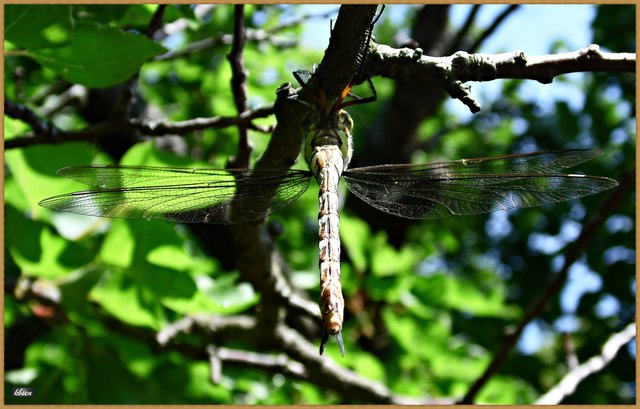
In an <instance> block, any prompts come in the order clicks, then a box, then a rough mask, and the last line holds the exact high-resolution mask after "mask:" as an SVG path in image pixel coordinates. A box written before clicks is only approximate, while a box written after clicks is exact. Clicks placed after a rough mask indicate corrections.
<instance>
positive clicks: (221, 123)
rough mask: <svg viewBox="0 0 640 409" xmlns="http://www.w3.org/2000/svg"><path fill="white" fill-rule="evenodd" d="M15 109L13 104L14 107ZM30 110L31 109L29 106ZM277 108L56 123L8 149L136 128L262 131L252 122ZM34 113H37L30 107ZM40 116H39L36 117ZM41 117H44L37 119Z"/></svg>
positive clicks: (151, 132)
mask: <svg viewBox="0 0 640 409" xmlns="http://www.w3.org/2000/svg"><path fill="white" fill-rule="evenodd" d="M7 104H11V105H13V106H17V107H18V108H17V109H18V110H28V108H26V107H22V106H20V105H19V104H15V103H13V102H11V101H8V100H6V99H5V111H7V108H6V106H7ZM11 109H12V110H13V108H11ZM29 111H30V110H29ZM273 112H274V109H273V106H271V105H269V106H264V107H258V108H255V109H252V110H248V111H245V112H243V113H242V114H241V115H238V116H236V117H228V116H217V117H212V118H194V119H189V120H187V121H180V122H168V121H164V120H163V121H141V120H139V119H137V118H132V119H129V120H109V121H105V122H102V123H99V124H97V125H93V126H90V127H88V128H85V129H82V130H79V131H61V130H59V129H58V128H56V127H55V126H53V125H52V126H53V128H52V129H51V130H49V131H47V132H45V133H36V134H26V135H23V136H20V137H17V138H15V139H10V140H8V141H5V143H4V147H5V149H13V148H23V147H26V146H32V145H39V144H47V143H64V142H73V141H93V140H95V139H96V138H98V137H100V136H103V135H106V134H109V133H111V132H121V131H131V130H135V131H138V132H140V133H141V134H143V135H146V136H164V135H185V134H188V133H190V132H194V131H202V130H205V129H210V128H227V127H229V126H237V125H238V124H246V125H247V127H249V128H250V129H255V130H257V131H262V132H270V129H262V128H258V127H256V126H255V125H252V124H251V121H253V120H254V119H256V118H264V117H268V116H270V115H272V114H273ZM31 113H32V115H34V116H35V113H33V111H31ZM8 115H9V116H11V117H12V118H16V119H21V120H24V121H25V122H28V121H27V119H25V118H23V117H21V116H19V115H18V116H17V117H16V116H14V115H12V114H10V113H8ZM36 118H37V117H36ZM38 120H39V121H42V120H41V119H38Z"/></svg>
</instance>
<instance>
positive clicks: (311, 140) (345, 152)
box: [300, 109, 353, 169]
mask: <svg viewBox="0 0 640 409" xmlns="http://www.w3.org/2000/svg"><path fill="white" fill-rule="evenodd" d="M300 126H301V130H302V132H303V133H304V135H305V149H304V158H305V160H306V161H307V164H309V165H311V158H312V157H313V154H314V151H315V150H316V148H317V147H319V146H327V145H335V146H338V147H339V148H340V152H341V153H342V158H343V161H344V169H346V168H347V165H348V164H349V161H350V160H351V154H352V151H353V148H352V142H351V130H352V129H353V119H351V115H349V114H348V113H347V111H344V110H342V109H339V110H326V111H325V110H322V109H313V110H311V111H309V112H308V113H307V114H305V116H304V117H303V118H302V121H301V122H300Z"/></svg>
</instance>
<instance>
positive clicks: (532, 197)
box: [39, 34, 617, 356]
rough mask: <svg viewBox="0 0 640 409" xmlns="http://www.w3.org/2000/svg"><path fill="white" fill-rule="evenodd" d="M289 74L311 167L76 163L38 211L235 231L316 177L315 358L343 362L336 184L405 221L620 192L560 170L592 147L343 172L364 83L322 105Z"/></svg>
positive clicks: (587, 156)
mask: <svg viewBox="0 0 640 409" xmlns="http://www.w3.org/2000/svg"><path fill="white" fill-rule="evenodd" d="M369 35H370V34H369ZM367 42H368V40H367ZM363 58H366V56H365V57H363ZM294 77H295V78H296V79H297V80H298V82H299V83H300V85H301V86H302V88H303V90H305V91H306V94H307V95H308V97H309V99H310V101H311V102H310V103H309V102H305V104H306V105H307V106H308V107H309V110H308V112H307V113H306V114H305V115H304V116H303V118H302V120H301V128H302V132H303V133H304V135H305V145H304V158H305V161H306V162H307V164H308V167H309V170H297V169H286V170H279V169H198V168H178V167H150V166H122V165H91V166H74V167H67V168H63V169H60V170H59V171H58V174H59V175H62V176H65V177H67V178H70V179H72V180H75V181H77V182H80V183H83V184H85V185H88V186H90V187H91V188H92V189H91V190H83V191H79V192H73V193H68V194H62V195H58V196H54V197H50V198H47V199H44V200H42V201H41V202H40V203H39V204H40V205H41V206H43V207H46V208H49V209H53V210H57V211H65V212H72V213H77V214H82V215H89V216H99V217H111V218H134V219H147V220H155V219H159V220H168V221H172V222H178V223H199V222H204V223H212V224H237V223H247V222H255V221H260V220H263V219H264V218H266V217H267V216H268V215H269V214H271V213H272V212H276V211H277V210H279V209H281V208H283V207H285V206H287V205H288V204H290V203H292V202H293V201H295V200H296V199H297V198H298V197H299V196H300V195H302V194H303V193H304V192H305V191H306V190H307V189H308V187H309V184H310V180H311V179H312V178H314V179H315V180H316V181H317V183H318V186H319V189H318V202H319V211H318V237H319V268H320V311H321V316H322V322H323V336H322V340H321V344H320V354H321V355H322V353H323V352H324V350H325V348H326V345H327V342H328V339H329V336H335V337H336V340H337V342H338V346H339V348H340V353H341V355H342V356H344V343H343V339H342V327H343V321H344V304H345V303H344V297H343V295H342V287H341V284H340V275H341V272H340V246H341V244H340V234H339V231H340V215H339V203H340V200H339V199H340V197H339V189H338V184H339V181H340V180H341V179H343V180H344V181H345V183H346V186H347V188H348V190H349V191H350V192H351V193H353V194H354V195H356V196H357V197H359V198H360V199H362V200H363V201H365V202H366V203H368V204H370V205H371V206H373V207H375V208H376V209H378V210H381V211H382V212H385V213H389V214H392V215H395V216H399V217H403V218H409V219H434V218H442V217H446V216H451V215H477V214H482V213H489V212H493V211H497V210H508V209H514V208H525V207H533V206H540V205H544V204H549V203H556V202H562V201H567V200H571V199H576V198H580V197H583V196H587V195H591V194H595V193H599V192H602V191H604V190H607V189H611V188H613V187H615V186H617V182H616V181H615V180H612V179H609V178H606V177H598V176H588V175H582V174H568V173H561V171H562V170H564V169H567V168H571V167H574V166H576V165H579V164H581V163H583V162H586V161H588V160H591V159H593V158H595V157H597V156H598V155H600V154H601V152H600V151H598V150H595V149H568V150H559V151H547V152H532V153H523V154H514V155H505V156H496V157H485V158H475V159H461V160H455V161H445V162H438V163H426V164H396V165H378V166H366V167H358V168H349V167H348V165H349V162H350V160H351V157H352V153H353V149H352V129H353V125H354V124H353V120H352V119H351V116H350V115H349V113H348V112H347V111H346V110H345V108H347V107H348V106H352V105H356V104H361V103H366V102H371V101H372V100H375V91H374V88H373V84H372V83H371V81H370V79H369V80H368V81H369V85H370V88H371V89H372V90H373V92H374V94H373V97H369V98H362V99H350V98H348V96H349V95H351V94H350V93H351V90H352V88H353V87H354V85H355V82H356V77H357V75H356V76H354V77H353V78H352V79H351V80H350V82H349V83H348V84H347V85H346V87H345V88H344V89H343V90H342V92H341V93H340V94H339V95H338V97H337V98H335V99H334V100H333V101H329V100H328V99H327V97H326V95H325V93H324V91H323V89H322V86H320V90H319V93H317V94H316V93H314V92H313V91H312V90H311V88H310V87H309V86H308V85H307V83H306V82H305V81H303V79H302V78H301V75H300V74H299V72H294Z"/></svg>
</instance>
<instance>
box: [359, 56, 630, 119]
mask: <svg viewBox="0 0 640 409" xmlns="http://www.w3.org/2000/svg"><path fill="white" fill-rule="evenodd" d="M369 55H370V58H369V59H368V62H367V64H366V67H365V73H366V74H367V75H368V76H374V75H381V76H383V77H390V78H396V79H404V80H413V81H418V82H422V83H426V84H431V85H434V86H437V87H441V88H444V89H445V90H447V92H449V94H450V95H451V96H452V97H454V98H456V99H460V100H461V101H462V102H463V103H464V104H465V105H467V106H468V107H469V109H470V110H471V111H472V112H477V111H478V110H479V109H480V106H479V104H478V103H477V102H476V101H475V100H474V99H473V97H472V96H471V94H470V93H469V89H468V88H467V87H466V86H464V85H463V83H464V82H468V81H492V80H495V79H500V78H503V79H506V78H517V79H531V80H536V81H539V82H541V83H543V84H548V83H551V81H553V78H554V77H556V76H558V75H562V74H567V73H571V72H586V71H608V72H629V73H632V72H635V67H636V57H635V54H632V53H607V52H601V51H600V50H599V47H598V46H597V45H590V46H588V47H585V48H583V49H581V50H578V51H573V52H568V53H560V54H555V55H546V56H526V55H525V54H524V53H523V52H512V53H505V54H468V53H466V52H464V51H459V52H457V53H455V54H453V55H451V56H448V57H429V56H424V55H421V53H420V51H419V50H412V49H408V48H403V49H394V48H391V47H389V46H386V45H380V44H372V46H371V50H370V52H369Z"/></svg>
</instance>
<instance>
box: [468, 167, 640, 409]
mask: <svg viewBox="0 0 640 409" xmlns="http://www.w3.org/2000/svg"><path fill="white" fill-rule="evenodd" d="M634 181H635V171H633V172H629V173H627V174H626V175H625V177H624V178H623V179H622V180H621V181H620V184H619V186H618V187H617V188H615V190H613V192H612V193H611V194H610V195H609V197H608V198H607V200H606V201H605V202H604V203H603V205H602V206H601V207H600V209H598V211H596V212H595V213H594V215H593V217H592V218H591V220H589V222H588V223H587V224H586V225H585V226H584V228H583V229H582V231H581V232H580V236H578V238H577V240H576V241H574V242H573V243H572V245H571V247H569V249H568V250H567V252H566V256H565V259H564V264H563V265H562V268H561V269H560V271H559V272H558V274H556V276H555V278H554V279H553V281H552V282H551V283H549V285H548V286H547V289H546V290H545V292H544V293H542V294H541V295H540V297H539V298H538V300H537V301H536V303H535V304H534V306H533V307H532V308H531V309H529V310H528V311H527V312H526V314H525V315H524V317H522V319H521V320H520V322H518V324H517V325H516V327H515V329H514V330H513V331H511V332H510V333H508V334H507V335H505V337H504V338H503V340H502V343H501V344H500V347H499V348H498V350H497V352H496V354H495V355H494V356H493V359H492V361H491V362H490V363H489V366H488V367H487V369H486V370H485V371H484V373H483V374H482V375H481V376H480V377H479V378H478V379H477V380H476V381H475V382H474V383H473V384H472V385H471V387H470V388H469V390H468V391H467V393H466V394H465V396H464V397H463V398H462V400H461V401H460V403H462V404H467V405H468V404H472V403H473V400H474V399H475V397H476V395H477V394H478V392H480V389H482V387H484V385H485V384H486V383H487V382H488V381H489V379H491V377H492V376H493V375H495V374H496V373H497V372H498V370H499V369H500V367H502V365H503V364H504V363H505V362H506V360H507V357H508V355H509V353H510V352H511V350H512V349H513V347H514V346H515V344H516V341H517V340H518V339H519V338H520V335H521V334H522V331H523V330H524V328H525V327H526V326H527V324H529V323H530V322H531V321H532V320H533V319H534V318H535V317H537V316H539V315H540V314H542V312H543V311H544V309H545V308H546V306H547V304H548V303H549V302H550V301H551V300H552V299H554V298H555V297H556V295H557V293H558V292H559V291H560V289H562V287H563V285H564V283H565V282H566V280H567V277H568V274H569V268H570V267H571V265H572V264H573V263H574V262H575V261H576V260H577V259H578V256H579V255H580V254H582V253H583V252H584V251H585V250H586V248H587V246H588V244H589V242H590V241H591V239H592V238H593V236H594V235H595V233H596V231H597V230H598V229H599V228H600V226H602V224H603V223H604V221H605V220H606V218H607V217H608V216H609V215H610V214H612V213H613V212H614V210H615V209H617V208H618V207H619V206H620V205H621V204H622V203H624V200H625V199H626V198H627V196H626V195H627V189H628V188H629V187H630V186H633V183H634Z"/></svg>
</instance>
